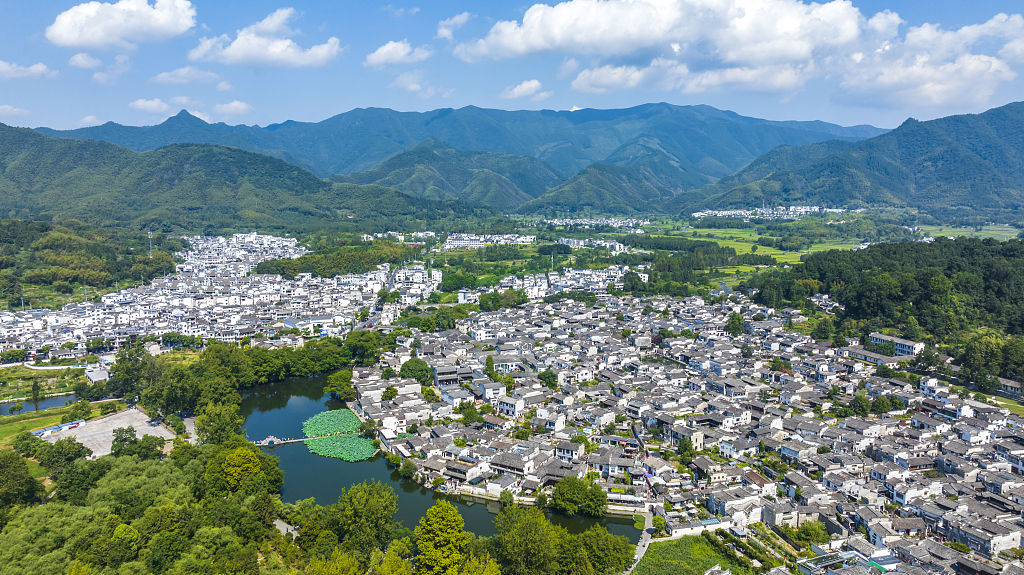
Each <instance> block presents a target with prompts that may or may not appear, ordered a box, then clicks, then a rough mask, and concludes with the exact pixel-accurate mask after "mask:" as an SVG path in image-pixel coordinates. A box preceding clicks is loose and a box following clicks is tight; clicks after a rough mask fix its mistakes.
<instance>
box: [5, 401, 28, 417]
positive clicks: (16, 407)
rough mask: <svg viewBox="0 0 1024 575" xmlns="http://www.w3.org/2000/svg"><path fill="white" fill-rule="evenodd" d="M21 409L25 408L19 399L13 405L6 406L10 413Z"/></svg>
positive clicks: (12, 413)
mask: <svg viewBox="0 0 1024 575" xmlns="http://www.w3.org/2000/svg"><path fill="white" fill-rule="evenodd" d="M22 409H25V405H24V404H22V403H21V402H20V401H19V402H17V403H15V404H14V405H12V406H10V407H8V408H7V413H9V414H10V415H14V414H15V413H18V412H19V411H21V410H22Z"/></svg>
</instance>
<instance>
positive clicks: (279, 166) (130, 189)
mask: <svg viewBox="0 0 1024 575" xmlns="http://www.w3.org/2000/svg"><path fill="white" fill-rule="evenodd" d="M453 210H463V211H464V214H463V215H465V213H469V212H471V211H473V210H474V209H470V208H466V207H465V206H464V205H461V206H459V205H445V204H441V203H439V202H432V201H428V200H422V199H417V198H412V197H409V196H407V195H404V194H401V193H399V192H397V191H396V190H393V189H390V188H384V187H380V186H356V185H352V184H336V183H331V182H328V181H325V180H322V179H320V178H318V177H316V176H315V175H313V174H311V173H310V172H308V171H306V170H303V169H301V168H297V167H296V166H294V165H292V164H289V163H287V162H284V161H281V160H278V159H275V158H270V157H267V156H264V155H261V154H254V153H251V152H246V151H243V150H239V149H237V148H229V147H224V146H211V145H201V144H177V145H171V146H165V147H163V148H160V149H157V150H153V151H150V152H142V153H140V152H133V151H131V150H128V149H125V148H122V147H120V146H116V145H114V144H109V143H105V142H93V141H79V140H72V139H66V138H49V137H46V136H43V135H41V134H39V133H38V132H36V131H33V130H28V129H21V128H12V127H9V126H5V125H3V124H0V216H3V217H16V218H22V219H52V218H57V219H59V220H64V219H69V218H75V219H79V220H81V221H83V222H87V223H90V224H95V225H102V226H116V227H126V228H135V229H140V228H146V229H153V230H157V231H159V230H165V231H171V230H179V229H184V230H205V231H223V230H239V229H256V228H258V229H261V230H264V231H266V230H274V229H289V230H294V231H298V230H307V229H312V228H318V227H329V226H336V225H338V224H339V223H348V222H359V221H363V220H367V219H370V218H388V217H399V216H403V217H414V218H420V219H423V218H426V219H434V218H441V217H446V215H447V214H449V213H452V212H453ZM467 210H468V211H467ZM477 210H483V212H487V214H484V215H489V214H491V213H492V212H490V211H489V210H487V209H486V208H480V209H477Z"/></svg>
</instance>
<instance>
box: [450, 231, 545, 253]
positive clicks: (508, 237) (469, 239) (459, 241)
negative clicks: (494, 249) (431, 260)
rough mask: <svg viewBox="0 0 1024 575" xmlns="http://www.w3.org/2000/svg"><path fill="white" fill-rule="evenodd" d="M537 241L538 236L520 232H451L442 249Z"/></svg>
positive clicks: (469, 248)
mask: <svg viewBox="0 0 1024 575" xmlns="http://www.w3.org/2000/svg"><path fill="white" fill-rule="evenodd" d="M535 241H537V236H521V235H519V234H483V235H478V234H461V233H453V234H449V235H448V238H447V239H446V240H445V242H444V244H442V245H441V247H440V248H439V249H440V250H442V251H451V250H475V249H479V248H482V247H485V246H528V245H530V244H532V243H533V242H535Z"/></svg>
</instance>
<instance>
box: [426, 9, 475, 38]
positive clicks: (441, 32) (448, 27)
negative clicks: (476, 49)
mask: <svg viewBox="0 0 1024 575" xmlns="http://www.w3.org/2000/svg"><path fill="white" fill-rule="evenodd" d="M472 18H473V15H472V14H470V13H469V12H463V13H462V14H456V15H455V16H452V17H451V18H448V19H447V20H441V21H440V22H438V23H437V36H434V38H439V39H440V38H443V39H445V40H454V39H455V37H454V36H453V35H452V34H453V33H454V32H455V31H456V30H458V29H459V28H462V27H463V26H465V25H466V22H469V21H470V19H472Z"/></svg>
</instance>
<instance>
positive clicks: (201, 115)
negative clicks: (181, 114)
mask: <svg viewBox="0 0 1024 575" xmlns="http://www.w3.org/2000/svg"><path fill="white" fill-rule="evenodd" d="M188 113H189V114H192V115H193V116H195V117H197V118H199V119H200V120H202V121H204V122H206V123H207V124H212V123H213V118H211V117H210V116H209V115H208V114H204V113H202V112H197V111H195V110H189V111H188Z"/></svg>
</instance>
